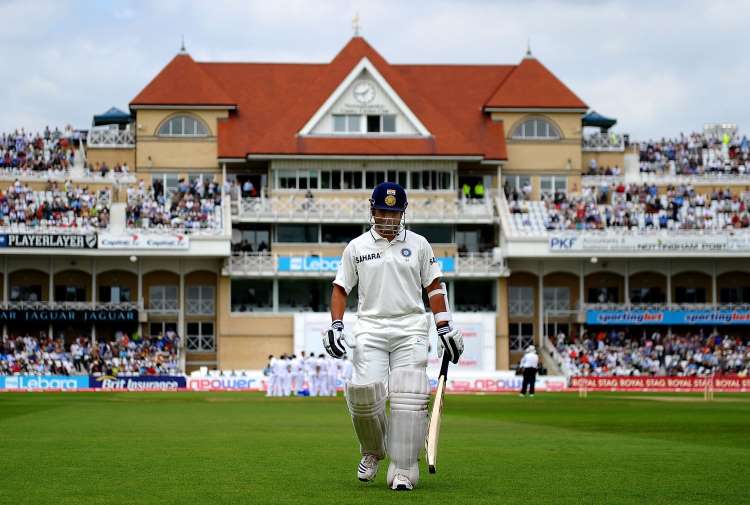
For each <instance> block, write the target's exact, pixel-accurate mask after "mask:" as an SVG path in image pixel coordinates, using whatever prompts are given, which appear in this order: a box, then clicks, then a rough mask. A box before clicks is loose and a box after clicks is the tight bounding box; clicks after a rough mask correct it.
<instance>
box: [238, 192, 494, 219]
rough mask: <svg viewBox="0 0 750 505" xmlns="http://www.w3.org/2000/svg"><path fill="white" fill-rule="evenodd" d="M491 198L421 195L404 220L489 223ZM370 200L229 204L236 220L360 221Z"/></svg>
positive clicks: (286, 198) (279, 200) (284, 198)
mask: <svg viewBox="0 0 750 505" xmlns="http://www.w3.org/2000/svg"><path fill="white" fill-rule="evenodd" d="M492 200H493V199H492V198H491V197H490V196H489V195H487V196H485V198H476V199H459V198H454V197H451V198H440V197H435V198H423V199H414V200H413V201H412V202H411V203H410V204H409V208H408V210H407V212H406V219H407V221H408V222H420V223H444V222H458V223H461V222H467V223H476V222H478V221H480V222H481V221H485V222H492V220H493V218H494V215H495V213H494V207H493V202H492ZM369 209H370V202H369V201H368V200H367V198H365V197H363V198H346V197H345V198H305V197H304V196H274V197H270V198H244V199H240V200H238V201H237V202H236V206H233V214H234V216H233V217H234V218H235V220H238V221H248V222H250V221H272V222H273V221H277V222H278V221H283V222H316V223H318V222H323V223H360V222H362V221H365V220H367V216H368V215H369Z"/></svg>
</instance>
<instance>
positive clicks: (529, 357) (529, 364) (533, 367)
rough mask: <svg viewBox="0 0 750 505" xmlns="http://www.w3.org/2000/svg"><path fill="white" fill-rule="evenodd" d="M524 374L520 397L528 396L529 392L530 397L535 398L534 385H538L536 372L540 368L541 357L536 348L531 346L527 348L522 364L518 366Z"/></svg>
mask: <svg viewBox="0 0 750 505" xmlns="http://www.w3.org/2000/svg"><path fill="white" fill-rule="evenodd" d="M518 368H520V369H521V372H522V373H523V385H522V386H521V394H520V396H526V391H527V390H528V392H529V396H531V397H533V396H534V384H535V383H536V371H537V369H538V368H539V356H538V355H537V353H536V348H535V347H534V346H533V345H530V346H528V347H527V348H526V352H525V353H524V355H523V358H521V363H520V364H519V365H518Z"/></svg>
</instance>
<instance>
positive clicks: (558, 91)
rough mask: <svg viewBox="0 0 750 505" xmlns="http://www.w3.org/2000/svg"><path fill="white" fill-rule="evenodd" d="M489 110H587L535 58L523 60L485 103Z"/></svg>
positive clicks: (581, 102)
mask: <svg viewBox="0 0 750 505" xmlns="http://www.w3.org/2000/svg"><path fill="white" fill-rule="evenodd" d="M486 107H491V108H495V107H497V108H544V109H548V108H549V109H587V108H588V106H587V105H586V104H585V103H584V102H583V100H581V99H580V98H578V97H577V96H576V94H575V93H573V92H572V91H571V90H570V88H568V87H567V86H566V85H565V84H563V83H562V82H561V81H560V80H559V79H558V78H557V77H555V75H554V74H553V73H552V72H550V71H549V70H548V69H547V67H545V66H544V65H542V63H541V62H540V61H539V60H537V59H536V58H532V57H527V58H524V59H523V60H522V61H521V63H520V64H519V65H518V66H516V67H515V68H514V69H513V71H512V72H511V73H510V74H509V75H508V77H507V78H506V79H505V80H504V81H503V82H502V83H501V84H500V86H499V87H498V88H497V91H495V93H494V94H493V95H492V97H491V98H490V99H489V100H488V101H487V104H486Z"/></svg>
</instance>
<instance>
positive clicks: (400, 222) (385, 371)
mask: <svg viewBox="0 0 750 505" xmlns="http://www.w3.org/2000/svg"><path fill="white" fill-rule="evenodd" d="M406 206H407V201H406V191H404V188H402V187H401V186H399V185H398V184H396V183H393V182H384V183H381V184H379V185H378V186H377V187H376V188H375V190H374V191H373V192H372V198H371V199H370V224H371V227H370V229H369V230H368V231H367V232H365V233H363V234H362V235H360V236H359V237H357V238H355V239H354V240H352V241H351V242H349V244H348V245H347V246H346V249H344V253H343V255H342V258H341V265H340V266H339V269H338V272H337V274H336V278H335V280H334V281H333V291H332V294H331V319H332V320H333V322H332V323H331V327H330V328H329V329H328V330H327V331H326V332H325V333H324V335H323V345H324V346H325V348H326V351H328V353H329V354H330V355H331V356H333V357H334V358H341V357H342V356H343V355H344V353H345V351H346V349H345V348H344V346H343V344H344V342H346V344H347V345H348V346H349V347H351V348H352V350H353V352H352V364H353V366H354V375H353V377H352V380H351V382H349V383H347V385H346V401H347V404H348V406H349V411H350V413H351V416H352V422H353V424H354V430H355V432H356V433H357V438H358V439H359V445H360V453H361V454H362V458H361V460H360V462H359V466H358V467H357V477H358V478H359V480H361V481H365V482H367V481H371V480H373V479H374V478H375V475H376V474H377V471H378V466H379V464H380V460H382V459H384V458H385V457H386V454H387V455H388V456H389V457H390V460H391V461H390V464H389V466H388V476H387V483H388V486H389V487H390V488H391V489H394V490H411V489H413V488H414V486H416V485H417V482H418V481H419V463H418V462H419V453H420V451H421V449H422V447H424V443H425V436H426V431H427V404H428V402H429V398H430V382H429V380H428V379H427V371H426V369H427V347H428V339H427V332H428V320H427V317H426V315H425V307H424V303H423V302H422V290H423V289H424V290H426V292H427V296H428V300H429V304H430V308H431V309H432V312H433V313H434V315H435V322H436V325H437V331H438V335H439V336H440V340H439V342H440V343H439V346H438V347H439V352H440V354H441V355H442V352H447V353H448V356H449V358H450V359H451V361H452V362H453V363H458V358H459V356H460V355H461V353H462V352H463V338H462V336H461V333H460V332H459V331H458V330H456V329H454V328H453V327H452V324H451V318H450V314H448V312H447V309H446V306H445V300H444V297H443V289H442V288H441V285H440V276H441V275H442V272H441V271H440V264H439V263H438V261H437V260H436V258H435V257H434V255H433V252H432V247H431V246H430V244H429V243H428V242H427V240H426V239H425V238H424V237H422V236H420V235H417V234H416V233H413V232H411V231H407V230H406V229H405V217H404V215H405V212H406ZM355 285H356V286H358V293H359V300H358V305H357V322H356V324H355V325H354V331H353V332H351V333H344V323H343V322H342V319H343V316H344V309H345V308H346V297H347V295H348V294H349V293H350V292H351V290H352V289H353V288H354V286H355ZM386 399H390V406H391V415H390V418H389V419H388V420H386V415H385V402H386Z"/></svg>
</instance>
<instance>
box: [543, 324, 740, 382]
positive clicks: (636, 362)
mask: <svg viewBox="0 0 750 505" xmlns="http://www.w3.org/2000/svg"><path fill="white" fill-rule="evenodd" d="M639 333H640V335H639ZM557 350H558V351H559V353H560V355H561V356H562V359H563V361H564V363H562V364H564V365H565V366H567V368H568V370H571V371H572V372H573V373H576V374H581V375H677V376H684V375H704V374H710V373H717V374H742V375H747V373H748V371H749V370H750V345H749V344H748V341H747V339H746V338H739V337H730V336H728V335H723V336H722V335H720V334H719V333H711V334H709V335H705V334H704V332H703V330H698V331H696V332H694V333H683V334H675V335H671V336H669V335H662V334H661V333H660V332H659V331H656V332H654V333H652V334H651V335H644V334H643V330H640V329H624V330H622V329H620V330H608V331H605V330H599V331H598V332H597V333H596V335H594V334H591V333H584V334H583V336H582V337H581V338H579V339H576V340H575V341H574V342H565V339H562V340H561V339H560V338H558V341H557Z"/></svg>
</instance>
